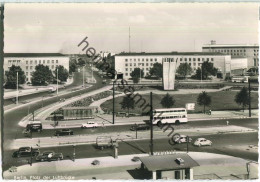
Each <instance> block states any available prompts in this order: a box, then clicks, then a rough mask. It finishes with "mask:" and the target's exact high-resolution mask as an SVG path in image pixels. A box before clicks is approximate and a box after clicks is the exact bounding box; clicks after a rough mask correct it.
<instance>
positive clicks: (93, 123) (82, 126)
mask: <svg viewBox="0 0 260 182" xmlns="http://www.w3.org/2000/svg"><path fill="white" fill-rule="evenodd" d="M97 127H98V124H97V123H95V122H92V121H89V122H87V123H84V124H82V125H81V128H97Z"/></svg>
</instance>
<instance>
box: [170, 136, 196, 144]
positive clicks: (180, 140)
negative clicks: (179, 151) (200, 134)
mask: <svg viewBox="0 0 260 182" xmlns="http://www.w3.org/2000/svg"><path fill="white" fill-rule="evenodd" d="M191 141H192V139H191V138H190V137H189V142H191ZM174 142H175V143H187V136H186V135H179V136H177V137H175V138H174Z"/></svg>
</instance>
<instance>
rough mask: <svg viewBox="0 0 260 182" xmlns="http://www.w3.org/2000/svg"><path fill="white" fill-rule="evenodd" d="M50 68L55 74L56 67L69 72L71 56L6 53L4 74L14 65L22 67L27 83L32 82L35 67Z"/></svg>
mask: <svg viewBox="0 0 260 182" xmlns="http://www.w3.org/2000/svg"><path fill="white" fill-rule="evenodd" d="M39 64H42V65H44V66H48V67H49V68H50V70H51V71H52V72H53V71H54V70H55V69H56V66H59V65H61V66H64V68H65V69H67V70H68V71H69V56H65V55H62V54H59V53H6V54H4V72H5V71H8V70H9V68H10V67H11V66H12V65H15V66H20V67H21V68H22V70H23V71H24V73H25V76H26V82H31V77H32V73H33V72H34V71H35V66H37V65H39Z"/></svg>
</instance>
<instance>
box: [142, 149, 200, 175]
mask: <svg viewBox="0 0 260 182" xmlns="http://www.w3.org/2000/svg"><path fill="white" fill-rule="evenodd" d="M177 158H181V159H183V160H184V163H183V165H179V164H178V163H177V162H176V159H177ZM140 160H141V162H142V163H143V164H144V165H145V166H146V168H147V169H148V170H149V171H157V170H174V169H184V168H192V167H195V166H199V164H198V163H197V162H196V161H195V160H193V159H192V158H191V157H190V156H189V155H188V154H187V153H177V154H172V155H153V156H148V157H141V158H140Z"/></svg>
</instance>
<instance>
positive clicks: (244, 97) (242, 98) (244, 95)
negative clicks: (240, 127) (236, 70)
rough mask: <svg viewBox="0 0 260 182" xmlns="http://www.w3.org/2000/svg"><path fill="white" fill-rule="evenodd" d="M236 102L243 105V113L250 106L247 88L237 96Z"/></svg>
mask: <svg viewBox="0 0 260 182" xmlns="http://www.w3.org/2000/svg"><path fill="white" fill-rule="evenodd" d="M235 102H236V103H237V104H238V105H242V108H243V112H244V110H245V107H246V106H247V105H248V104H249V96H248V91H247V88H246V87H243V88H242V89H241V90H240V92H238V93H237V94H236V96H235Z"/></svg>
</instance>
